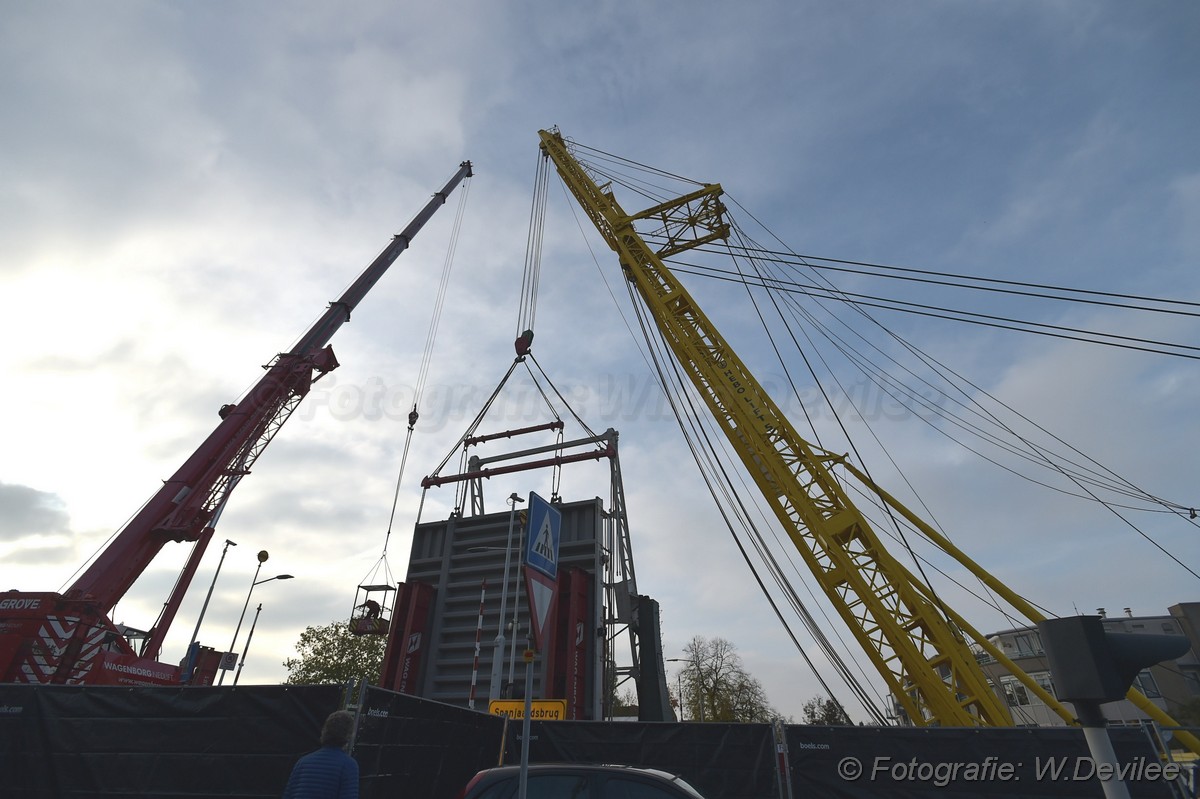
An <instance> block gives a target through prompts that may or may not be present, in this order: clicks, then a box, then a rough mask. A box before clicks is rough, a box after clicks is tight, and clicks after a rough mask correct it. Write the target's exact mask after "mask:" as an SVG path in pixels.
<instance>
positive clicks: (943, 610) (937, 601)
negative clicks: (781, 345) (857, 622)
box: [731, 226, 961, 649]
mask: <svg viewBox="0 0 1200 799" xmlns="http://www.w3.org/2000/svg"><path fill="white" fill-rule="evenodd" d="M731 233H732V234H733V235H734V236H736V237H740V236H741V233H740V230H739V228H738V227H737V226H731ZM731 255H732V253H731ZM734 263H736V264H738V269H739V271H740V269H741V266H740V262H739V261H737V260H736V259H734ZM751 265H752V266H753V267H754V268H755V270H756V271H757V264H756V263H755V262H754V261H753V260H752V259H751ZM746 292H747V295H748V296H749V297H750V301H751V303H752V304H753V305H754V308H755V312H756V313H757V314H758V318H759V322H760V325H761V327H762V329H763V331H764V332H765V333H766V335H767V338H768V339H769V340H770V341H771V345H772V347H773V348H774V349H775V352H776V354H777V355H778V353H779V349H778V346H777V345H776V344H775V339H774V336H773V335H772V334H771V331H770V328H769V326H768V325H767V324H766V320H765V319H764V318H763V316H762V312H761V310H760V309H759V307H758V302H757V300H756V299H755V297H754V294H753V292H752V291H750V287H749V286H746ZM768 296H770V297H771V299H772V303H773V304H774V302H775V299H774V295H773V294H771V293H770V292H768ZM774 307H775V309H776V313H779V314H780V316H781V318H782V314H781V313H780V310H779V307H778V305H775V306H774ZM785 328H786V329H788V333H789V335H790V336H791V338H792V343H793V344H794V345H795V347H796V349H797V350H798V351H801V353H802V354H803V351H802V348H801V347H800V343H799V342H798V341H796V339H795V335H794V333H793V332H792V331H791V330H790V328H787V326H786V325H785ZM818 356H820V353H818ZM804 361H805V363H806V364H807V365H808V367H809V374H810V375H811V376H812V378H813V382H814V383H815V384H816V385H817V387H818V389H819V390H820V391H821V395H822V396H823V397H824V398H825V402H826V407H828V408H829V411H830V413H831V414H833V418H834V421H835V422H836V423H837V425H838V428H839V429H840V430H841V431H842V435H843V437H844V438H845V440H846V442H847V443H848V444H849V446H850V449H851V450H852V451H853V452H854V455H855V457H856V458H857V459H858V462H859V463H861V464H862V465H863V466H862V468H863V472H864V473H865V474H866V475H867V476H868V477H870V470H869V467H868V466H867V464H866V462H865V459H864V458H863V457H862V454H861V453H860V452H859V449H858V445H857V444H856V443H855V441H854V437H853V436H851V435H850V431H849V429H848V428H847V427H846V425H845V424H844V423H843V421H842V418H841V415H840V414H839V413H838V412H837V408H835V407H834V405H833V403H832V402H831V401H830V400H829V396H828V394H827V393H826V391H825V387H824V385H822V383H821V380H820V378H818V377H817V374H816V371H815V370H813V369H812V366H811V364H810V363H809V361H808V357H807V355H804ZM822 361H823V362H824V359H823V358H822ZM785 368H786V367H785ZM826 369H829V367H828V364H826ZM830 374H831V377H832V378H833V380H834V382H835V383H836V384H837V386H838V388H839V390H840V391H841V392H842V393H843V395H846V396H849V392H847V391H846V389H845V387H844V386H843V385H842V383H841V380H840V379H839V378H838V377H837V375H836V374H834V373H833V372H832V370H830ZM793 388H794V384H793ZM797 399H799V395H798V394H797ZM859 416H860V419H861V421H862V423H863V426H864V427H866V429H867V431H868V432H869V433H870V435H871V436H872V438H873V439H874V440H875V442H876V444H877V445H878V446H879V447H880V448H881V449H882V450H883V451H884V452H885V453H886V454H887V456H888V458H889V460H891V454H890V453H889V452H888V450H887V447H886V446H884V444H883V442H882V441H881V440H880V439H879V436H878V435H877V434H876V433H875V430H874V428H873V427H872V425H871V424H870V422H869V421H868V420H867V419H866V417H865V415H864V414H861V413H860V414H859ZM893 463H894V461H893ZM831 477H832V474H831ZM871 480H872V483H873V482H874V478H871ZM910 488H911V485H910ZM884 509H885V511H886V515H887V517H888V519H889V520H890V521H891V523H892V529H894V530H895V531H896V534H897V535H898V536H899V539H900V543H901V546H903V548H904V549H905V550H906V551H907V552H908V554H909V557H911V558H912V561H913V563H914V565H916V567H917V572H918V573H919V574H920V576H921V579H922V580H923V581H924V583H925V587H926V589H927V590H928V591H929V594H930V596H931V597H932V598H933V601H934V605H935V606H936V608H937V610H938V612H939V613H940V614H941V615H942V617H943V618H945V619H949V618H950V615H951V614H950V612H949V610H948V607H947V605H946V604H945V603H944V602H943V601H942V598H941V594H940V593H939V592H938V590H937V589H936V588H935V587H934V586H933V585H932V584H931V581H930V580H929V576H928V575H927V574H926V573H925V569H924V566H923V564H922V562H921V560H920V559H919V558H918V557H917V554H916V552H915V550H914V549H913V547H912V545H911V543H910V542H909V541H908V536H906V535H905V534H904V531H903V528H902V527H901V526H900V524H899V521H898V520H897V519H896V516H895V514H894V513H893V512H892V509H891V507H890V506H887V505H885V506H884ZM951 629H952V630H953V631H954V632H955V633H957V632H958V631H957V629H956V628H954V627H953V626H951ZM960 640H961V639H960ZM914 643H915V644H916V645H917V647H918V649H921V648H922V647H921V645H920V643H919V642H917V641H914Z"/></svg>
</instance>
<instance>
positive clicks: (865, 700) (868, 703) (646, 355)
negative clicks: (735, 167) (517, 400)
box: [539, 186, 887, 724]
mask: <svg viewBox="0 0 1200 799" xmlns="http://www.w3.org/2000/svg"><path fill="white" fill-rule="evenodd" d="M563 189H564V194H566V191H565V186H564V187H563ZM567 199H568V207H570V208H571V210H572V214H573V216H574V217H575V220H576V224H577V226H578V227H579V229H580V232H581V234H582V232H583V226H582V224H581V223H580V221H579V218H578V214H577V213H575V209H574V204H573V203H571V202H570V198H569V196H568V198H567ZM584 239H585V241H586V236H584ZM587 247H588V251H589V252H590V253H591V255H592V260H593V263H594V264H595V266H596V269H597V271H598V272H599V273H600V275H601V278H602V279H603V281H604V283H605V286H606V287H607V288H608V291H609V296H610V298H612V300H613V301H614V304H616V305H617V307H618V310H619V312H620V313H621V316H622V318H623V319H624V320H625V325H626V329H627V330H628V331H629V332H630V334H631V336H632V334H633V329H632V327H631V326H630V324H629V321H628V319H625V316H624V312H623V311H621V310H620V304H619V303H616V297H615V295H614V294H613V292H612V287H611V285H609V283H608V280H607V277H606V275H605V273H604V271H603V270H602V269H601V268H600V265H599V261H598V259H597V258H596V255H595V252H594V251H593V250H592V249H591V245H590V243H588V244H587ZM628 288H629V287H628V284H627V289H628ZM631 304H632V306H633V309H634V311H635V314H637V316H638V319H639V323H640V324H641V327H642V332H643V339H644V340H645V341H646V343H647V344H648V345H649V344H650V342H651V338H650V337H649V335H648V334H647V332H646V323H645V320H644V319H642V317H641V313H640V306H639V305H638V303H637V302H636V301H635V300H632V294H631ZM634 339H635V341H636V340H637V339H636V337H634ZM640 349H641V348H640V347H639V350H640ZM642 357H643V360H644V361H645V362H646V364H647V367H648V368H651V370H652V372H654V373H657V374H658V375H659V385H660V388H662V390H663V392H664V396H666V398H667V400H668V402H669V403H670V404H671V406H672V408H673V410H674V411H675V413H674V415H675V418H676V422H677V424H678V425H679V426H680V429H681V431H682V432H683V433H684V440H685V443H687V445H688V447H689V449H690V450H691V451H692V453H693V458H694V460H695V461H696V464H697V467H698V468H699V469H700V473H701V477H702V479H703V480H704V481H705V484H706V486H707V487H708V490H709V493H710V494H711V495H712V497H713V500H714V502H715V504H716V505H717V508H718V512H719V513H720V514H721V516H722V518H723V519H724V520H725V524H726V527H727V528H728V529H729V531H730V533H731V535H732V537H733V539H734V542H735V544H736V545H737V547H738V549H739V551H740V552H741V553H742V557H743V559H744V560H745V561H746V564H747V566H748V567H749V568H750V570H751V574H752V576H753V577H754V579H755V581H756V582H757V583H758V585H759V588H760V590H761V591H762V592H763V594H764V596H765V598H766V599H767V601H768V603H769V604H770V605H771V607H772V610H773V611H774V612H775V615H776V617H777V619H778V620H779V622H780V623H781V624H782V625H783V627H784V630H785V632H787V634H788V636H789V637H790V638H791V639H792V642H793V645H794V646H795V647H796V648H797V650H798V651H799V653H800V655H801V657H802V658H803V659H804V660H805V662H806V663H807V664H808V666H809V668H810V670H812V672H813V674H814V676H815V677H816V678H817V680H818V681H819V682H820V683H821V684H822V686H823V687H825V689H826V693H827V694H828V695H829V696H830V697H833V692H832V690H830V689H829V688H828V686H827V684H826V683H825V682H824V679H823V678H822V677H821V675H820V673H819V672H818V671H817V670H816V667H815V664H813V663H812V661H811V660H810V659H809V657H808V654H807V653H806V652H805V651H804V649H803V647H802V646H800V643H799V641H798V639H797V638H796V636H795V634H794V633H793V632H792V631H791V629H790V626H789V625H788V623H787V621H786V620H785V619H784V618H783V615H782V613H781V611H780V609H779V607H778V606H777V605H776V603H775V600H774V598H773V597H772V596H771V594H770V592H769V591H767V589H766V586H765V585H764V584H763V582H762V580H761V578H760V577H759V576H758V573H757V570H756V569H755V567H754V564H753V562H752V561H751V560H750V558H749V555H748V553H747V552H746V550H745V548H744V547H743V545H742V543H741V541H740V539H739V538H738V536H737V535H736V533H735V532H734V526H733V522H732V520H731V519H730V518H729V516H728V514H727V513H726V510H725V506H724V505H722V503H721V502H720V500H719V499H718V497H717V496H716V489H715V487H714V485H713V482H712V480H711V479H710V477H709V475H708V473H707V471H706V470H705V467H704V466H703V462H702V460H701V458H700V456H699V452H698V450H697V449H696V447H695V444H694V443H693V439H692V438H691V437H690V436H688V435H687V430H686V427H685V426H684V423H683V417H684V415H683V414H681V413H680V412H679V409H678V407H677V406H676V401H675V399H674V398H673V396H672V394H671V393H670V392H669V391H667V389H666V381H665V379H664V378H663V377H662V372H661V368H660V367H658V365H657V362H658V356H656V355H655V354H654V350H653V347H650V346H648V348H647V350H643V351H642ZM650 358H653V359H654V360H655V364H654V365H652V364H651V362H650ZM668 360H669V359H668ZM539 368H540V367H539ZM692 418H693V422H692V424H695V420H694V419H695V414H693V417H692ZM724 484H725V485H726V486H727V488H726V489H725V492H726V494H727V495H728V486H730V485H731V483H730V481H729V479H728V477H727V476H726V480H725V483H724ZM738 504H739V505H740V501H739V503H738ZM742 514H743V516H742V518H743V526H746V525H747V524H748V517H746V516H745V510H744V506H743V508H742ZM801 605H802V603H801ZM807 619H808V622H809V623H810V624H811V625H812V627H811V628H810V633H813V632H814V630H815V634H814V635H813V638H814V641H815V642H816V643H817V644H818V646H821V645H822V641H824V642H825V645H826V647H828V648H827V650H826V657H827V658H828V659H829V660H830V662H831V664H832V665H834V668H835V670H837V669H838V665H837V664H838V663H839V662H840V658H839V657H838V656H837V654H836V652H832V651H831V649H832V648H831V646H830V645H829V644H828V639H827V638H825V636H824V634H823V632H822V631H821V630H820V628H819V627H818V626H817V625H816V624H815V620H813V619H812V617H811V614H808V615H807ZM803 620H804V616H802V621H803ZM831 655H832V656H831ZM856 665H857V662H856ZM860 669H861V666H860ZM839 673H841V674H842V675H843V679H844V680H846V679H847V677H848V678H849V680H848V684H849V685H850V686H851V689H852V691H854V692H855V693H856V696H859V699H860V702H861V703H862V704H863V707H864V710H867V711H868V713H869V714H871V715H872V716H873V717H874V718H876V719H877V720H878V721H879V722H880V723H882V724H886V723H887V720H886V718H885V717H884V716H883V715H882V714H880V713H879V712H878V710H877V708H875V706H874V703H873V702H872V700H871V699H870V697H867V696H866V695H865V694H861V695H860V691H861V687H858V686H857V684H856V681H855V680H854V677H853V675H850V674H849V672H848V670H845V669H844V664H843V668H842V670H840V671H839ZM856 688H858V690H855V689H856ZM834 701H835V702H836V699H835V700H834ZM838 705H839V707H842V706H841V703H838ZM842 709H843V712H844V707H843V708H842Z"/></svg>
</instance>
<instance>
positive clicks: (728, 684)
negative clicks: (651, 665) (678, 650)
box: [679, 637, 780, 723]
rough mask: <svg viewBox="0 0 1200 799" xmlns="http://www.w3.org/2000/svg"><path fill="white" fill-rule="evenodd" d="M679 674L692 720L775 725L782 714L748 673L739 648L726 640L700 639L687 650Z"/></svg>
mask: <svg viewBox="0 0 1200 799" xmlns="http://www.w3.org/2000/svg"><path fill="white" fill-rule="evenodd" d="M684 654H685V655H686V656H687V657H686V660H687V664H684V666H683V671H682V672H681V673H680V675H679V680H680V683H681V690H682V693H683V696H682V697H680V699H681V702H682V704H683V711H684V714H685V717H686V718H687V720H689V721H733V722H743V723H746V722H772V721H775V720H776V719H778V718H780V714H779V713H778V712H777V711H776V710H774V709H773V708H772V707H771V705H770V704H769V703H768V702H767V694H766V691H765V690H764V689H763V687H762V683H760V682H759V681H758V680H756V679H755V678H754V677H751V676H750V675H749V674H748V673H746V670H745V668H744V667H743V666H742V659H741V657H740V656H739V655H738V653H737V649H736V647H734V645H733V644H731V643H730V642H729V641H726V640H725V639H724V638H713V639H707V638H701V637H696V638H693V639H692V640H691V642H690V643H689V644H688V645H687V646H686V647H684Z"/></svg>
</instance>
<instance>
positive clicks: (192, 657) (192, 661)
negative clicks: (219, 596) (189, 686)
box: [183, 538, 237, 683]
mask: <svg viewBox="0 0 1200 799" xmlns="http://www.w3.org/2000/svg"><path fill="white" fill-rule="evenodd" d="M236 546H237V542H235V541H230V540H229V539H228V538H226V539H225V548H224V549H222V550H221V560H219V561H218V562H217V570H216V571H215V572H213V578H212V584H211V585H209V586H208V595H207V596H205V597H204V606H203V607H201V608H200V618H198V619H196V629H195V630H193V631H192V640H191V641H190V642H188V648H187V668H186V669H185V670H184V672H183V681H184V682H185V683H189V682H191V681H192V672H193V671H195V670H196V657H197V655H199V652H193V651H192V647H194V646H195V645H196V640H197V639H198V638H199V637H200V623H201V622H202V621H204V613H205V611H207V610H208V600H210V599H212V594H213V589H214V588H216V587H217V575H218V574H220V573H221V564H223V563H224V562H225V553H226V552H228V551H229V548H230V547H236Z"/></svg>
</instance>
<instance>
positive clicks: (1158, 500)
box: [680, 270, 1192, 515]
mask: <svg viewBox="0 0 1200 799" xmlns="http://www.w3.org/2000/svg"><path fill="white" fill-rule="evenodd" d="M680 271H683V272H685V273H687V271H688V270H680ZM764 285H766V284H765V283H764ZM868 343H870V342H868ZM871 346H874V345H871ZM876 349H878V348H876ZM1167 354H1171V353H1167ZM887 357H890V356H887ZM893 360H894V359H893ZM897 365H899V366H901V367H902V368H905V369H906V371H909V373H910V374H913V375H914V377H916V378H917V379H919V380H921V381H922V382H925V383H926V385H931V384H929V383H928V382H927V381H925V380H924V378H921V377H920V376H919V375H915V373H912V372H911V370H907V368H906V367H903V365H902V364H898V363H897ZM883 374H885V375H886V373H883ZM931 387H932V386H931ZM934 388H935V387H934ZM935 390H937V391H939V393H942V394H943V395H944V396H945V394H944V392H941V391H940V389H936V388H935ZM930 407H934V408H936V406H930ZM964 407H966V406H964ZM936 412H937V413H939V414H940V415H943V416H944V417H945V414H944V413H942V412H941V411H940V410H937V411H936ZM981 418H982V417H981ZM926 421H928V420H926ZM970 427H972V428H973V429H975V430H979V428H978V427H976V426H974V425H971V426H970ZM935 429H937V428H936V427H935ZM940 432H943V434H944V431H940ZM992 441H993V443H997V440H996V439H995V438H994V437H992ZM1064 443H1065V442H1064ZM997 445H998V446H1001V447H1002V448H1006V447H1004V445H1002V444H997ZM1008 449H1009V451H1010V452H1014V453H1015V450H1012V449H1011V448H1008ZM971 451H975V450H971ZM1080 454H1081V455H1083V453H1080ZM1058 457H1063V456H1061V455H1060V456H1058ZM1084 457H1086V455H1084ZM1066 460H1067V461H1068V462H1071V463H1073V464H1075V465H1076V466H1079V467H1080V468H1085V469H1086V470H1087V471H1091V472H1092V473H1093V474H1098V473H1097V472H1095V470H1091V469H1088V468H1087V467H1083V466H1082V465H1081V464H1078V463H1077V462H1074V461H1071V460H1070V459H1069V458H1068V459H1066ZM993 462H994V461H993ZM1109 471H1110V473H1111V470H1109ZM1022 477H1023V478H1025V479H1030V478H1027V477H1026V476H1024V475H1022ZM1117 477H1118V479H1120V480H1122V481H1124V482H1126V483H1128V481H1126V480H1124V478H1120V477H1119V476H1117ZM1034 482H1038V481H1034ZM1040 484H1042V485H1048V484H1044V483H1040ZM1094 484H1095V483H1094ZM1053 488H1055V490H1058V491H1062V489H1058V488H1056V487H1053ZM1106 488H1107V489H1108V490H1112V491H1115V492H1118V493H1126V494H1127V495H1128V496H1139V497H1145V496H1148V494H1147V492H1145V491H1144V489H1138V488H1136V487H1134V490H1133V491H1131V492H1128V491H1121V490H1119V489H1115V488H1113V487H1112V486H1111V485H1109V486H1106ZM1064 493H1068V494H1071V492H1064ZM1071 495H1073V496H1080V495H1077V494H1071ZM1154 502H1155V503H1156V504H1163V505H1171V506H1173V507H1174V508H1177V509H1179V510H1187V511H1188V512H1189V514H1190V512H1191V510H1192V509H1191V508H1189V507H1187V506H1184V505H1181V504H1179V503H1170V502H1168V501H1166V500H1163V499H1161V498H1157V497H1155V498H1154ZM1122 507H1131V506H1122ZM1143 510H1146V509H1143ZM1160 512H1172V513H1176V515H1181V514H1179V513H1178V511H1175V510H1170V509H1167V510H1164V511H1160Z"/></svg>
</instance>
